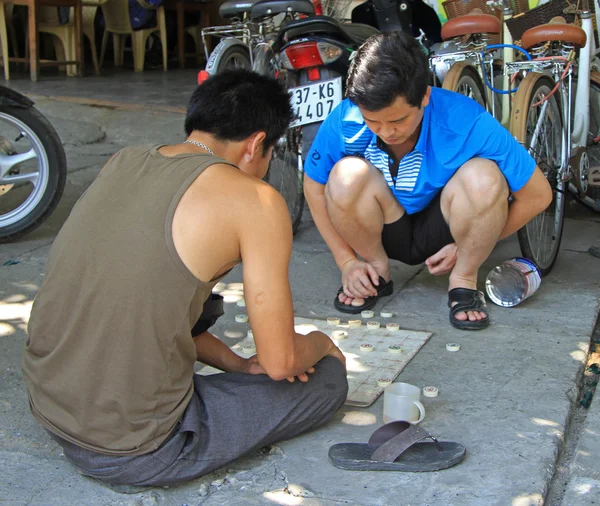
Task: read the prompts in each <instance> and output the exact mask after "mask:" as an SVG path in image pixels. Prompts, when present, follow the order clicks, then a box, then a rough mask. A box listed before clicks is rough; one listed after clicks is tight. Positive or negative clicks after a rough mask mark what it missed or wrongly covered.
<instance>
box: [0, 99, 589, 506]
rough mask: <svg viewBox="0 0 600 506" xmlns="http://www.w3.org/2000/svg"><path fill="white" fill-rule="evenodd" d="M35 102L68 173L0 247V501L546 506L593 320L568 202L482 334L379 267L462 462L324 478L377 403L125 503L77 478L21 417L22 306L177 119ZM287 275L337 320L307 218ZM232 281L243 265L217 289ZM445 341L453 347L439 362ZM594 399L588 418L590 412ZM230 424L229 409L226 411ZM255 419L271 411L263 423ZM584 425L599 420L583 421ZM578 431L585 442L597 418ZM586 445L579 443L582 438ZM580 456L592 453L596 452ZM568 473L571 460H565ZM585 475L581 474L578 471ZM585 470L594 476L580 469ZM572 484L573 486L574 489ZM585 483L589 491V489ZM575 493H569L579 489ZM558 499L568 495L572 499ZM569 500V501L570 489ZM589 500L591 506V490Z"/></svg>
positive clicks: (431, 409)
mask: <svg viewBox="0 0 600 506" xmlns="http://www.w3.org/2000/svg"><path fill="white" fill-rule="evenodd" d="M36 100H37V106H38V107H39V109H40V110H41V111H42V112H43V113H44V114H45V115H47V117H48V118H49V119H50V121H51V122H52V123H53V124H54V125H55V127H56V128H57V130H58V131H59V135H60V136H61V139H62V140H63V142H64V143H65V147H66V150H67V156H68V163H69V175H68V181H67V187H66V191H65V194H64V197H63V199H62V201H61V203H60V205H59V208H58V209H57V211H55V213H54V214H53V215H52V216H51V218H50V219H49V220H48V221H47V222H46V223H45V224H44V225H43V226H42V227H40V228H39V229H38V230H36V231H34V232H33V233H31V234H30V235H29V236H27V237H24V238H22V239H21V240H19V241H18V242H15V243H10V244H3V245H2V246H1V247H0V265H2V264H3V263H4V262H6V261H7V260H16V261H18V262H19V263H18V264H16V265H11V266H5V267H0V339H2V343H3V345H4V346H3V353H2V354H0V502H2V503H4V504H7V505H9V504H10V505H11V506H21V505H22V506H25V505H27V506H54V505H56V506H59V505H61V506H62V505H78V506H87V505H123V506H134V505H135V506H151V505H152V506H154V505H161V506H162V505H165V506H166V505H190V506H192V505H199V504H202V505H223V504H227V505H268V504H281V505H302V506H313V505H327V506H330V505H332V506H333V505H342V504H348V505H386V506H387V505H394V506H395V505H407V506H408V505H413V506H415V505H444V506H450V505H456V506H468V505H482V506H483V505H485V506H490V505H511V506H533V505H540V504H543V503H544V498H545V497H546V494H547V491H548V489H549V487H550V485H551V483H552V480H553V476H554V473H555V469H556V465H557V459H558V456H559V454H560V453H561V451H562V449H563V447H564V445H565V438H567V442H568V437H569V436H568V433H566V430H567V429H568V426H569V421H570V419H571V417H572V416H573V413H574V412H576V411H577V410H579V411H580V412H581V410H584V408H582V407H581V406H579V403H578V401H579V395H580V393H579V388H580V384H581V373H582V370H583V368H584V365H585V361H586V358H587V354H588V351H589V345H590V336H591V335H592V330H593V327H594V323H595V321H596V316H597V313H598V295H599V288H600V259H597V258H594V257H591V256H590V255H588V254H587V249H588V247H589V246H592V245H595V246H600V219H599V217H598V216H597V215H593V214H592V213H588V212H585V211H584V210H582V209H580V206H578V205H570V213H569V216H570V217H569V219H568V220H567V222H566V225H565V236H564V239H563V247H562V251H561V255H560V258H559V260H558V262H557V264H556V267H555V270H554V271H553V273H552V275H551V276H550V277H548V278H547V279H545V280H544V281H543V284H542V287H541V288H540V290H539V292H538V293H537V294H535V296H534V297H532V298H531V299H529V300H527V301H525V302H524V303H523V304H521V305H520V306H518V307H516V308H512V309H506V308H500V307H497V306H491V316H492V320H493V325H492V326H491V327H490V329H488V330H485V331H482V332H473V333H465V332H460V331H458V330H455V329H453V328H451V327H450V325H449V324H448V309H447V307H446V298H445V292H446V289H447V286H446V283H447V281H446V279H444V278H435V277H432V276H430V275H429V274H428V272H427V271H426V270H425V269H423V268H422V267H421V266H418V267H408V266H404V265H401V264H399V263H394V264H393V266H392V272H393V279H394V282H395V284H396V291H395V293H394V295H393V296H392V297H389V298H386V299H384V300H383V302H380V303H379V304H378V306H377V308H376V309H377V310H379V309H381V308H382V307H386V308H388V309H391V310H392V311H394V313H395V314H396V315H398V321H399V322H400V324H401V325H402V326H403V327H405V328H410V329H419V330H428V331H431V332H433V333H434V334H433V336H432V337H431V338H430V340H429V341H428V342H427V343H426V345H425V346H424V347H423V348H422V349H421V350H420V351H419V353H418V354H417V355H416V356H415V357H414V358H413V359H412V361H411V362H410V363H409V364H408V365H407V367H406V368H405V369H404V371H403V372H402V373H401V374H400V376H399V377H398V378H397V381H405V382H408V383H412V384H415V385H418V386H420V387H424V386H427V385H435V386H437V387H438V388H439V389H440V395H439V396H438V397H436V398H423V399H422V402H423V403H424V404H425V408H426V410H427V416H426V417H425V420H424V421H423V423H422V426H423V427H424V428H425V429H426V430H428V431H430V432H432V433H433V434H434V435H436V436H439V438H441V439H442V440H452V441H459V442H461V443H463V444H465V445H466V447H467V456H466V458H465V460H464V461H463V462H462V463H461V464H460V465H457V466H455V467H453V468H451V469H448V470H445V471H441V472H434V473H373V472H348V471H342V470H338V469H336V468H334V467H333V466H331V464H330V463H329V462H328V460H327V450H328V448H329V447H330V446H331V445H332V444H334V443H339V442H366V440H367V439H368V437H369V435H370V434H371V433H372V432H373V431H374V430H375V428H377V427H378V426H379V425H381V424H382V423H383V422H382V404H383V403H382V399H379V400H378V401H377V402H375V403H374V404H373V405H372V406H370V407H369V408H363V409H360V408H352V407H345V408H343V409H342V410H341V411H340V412H339V413H338V414H337V415H336V417H335V418H334V420H333V421H332V422H331V423H329V424H328V425H327V426H325V427H322V428H320V429H319V430H316V431H314V432H311V433H309V434H305V435H303V436H301V437H298V438H296V439H293V440H290V441H285V442H281V443H280V444H278V445H277V446H274V447H272V448H271V449H270V451H264V452H259V454H257V455H251V456H248V457H245V458H243V459H241V460H240V461H238V462H236V463H235V464H234V465H232V466H229V467H228V468H226V469H222V470H219V471H217V472H215V473H213V474H211V475H209V476H206V477H203V478H200V479H197V480H194V481H193V482H190V483H188V484H185V485H181V486H178V487H171V488H155V489H148V490H132V491H130V492H131V493H128V494H123V493H121V492H120V491H118V490H113V489H111V488H110V487H106V486H104V485H101V484H99V483H97V482H94V481H92V480H90V479H88V478H85V477H82V476H80V475H78V474H77V473H76V472H75V470H74V469H73V468H72V467H71V466H70V464H69V463H68V462H66V461H65V459H64V457H63V456H62V454H61V451H60V448H59V447H58V446H57V445H56V444H54V442H53V441H52V440H51V439H50V438H49V437H48V436H47V435H46V433H45V432H44V431H43V429H41V427H40V426H39V425H38V424H37V423H36V422H35V421H34V420H33V418H32V417H31V416H30V415H29V411H28V406H27V403H26V397H25V391H24V386H23V382H22V379H21V374H20V369H19V359H20V354H21V350H22V346H23V343H24V341H25V339H26V334H25V329H26V322H27V319H28V313H29V309H30V305H31V301H32V300H33V297H34V296H35V293H36V291H37V288H38V287H39V284H40V281H41V279H42V275H43V266H44V262H45V259H46V255H47V253H48V250H49V247H50V245H51V243H52V240H53V238H54V236H55V234H56V233H57V231H58V229H59V228H60V226H61V224H62V223H63V221H64V219H65V218H66V216H67V215H68V212H69V210H70V209H71V207H72V206H73V204H74V203H75V201H76V200H77V198H78V197H79V196H80V195H81V194H82V193H83V191H85V189H86V188H87V186H88V185H89V184H90V183H91V182H92V181H93V179H94V178H95V176H96V175H97V174H98V172H99V171H100V169H101V167H102V165H103V163H104V162H106V160H107V159H108V158H109V157H110V156H111V155H112V154H113V153H114V152H115V151H117V150H118V149H119V148H120V147H122V146H125V145H127V144H131V143H140V142H164V143H169V142H174V141H177V140H180V139H181V137H182V135H183V124H182V120H183V117H182V115H181V114H177V113H170V112H164V111H161V112H159V113H158V112H153V111H150V110H141V109H138V110H128V109H120V108H119V107H97V106H94V107H92V106H86V105H82V104H80V103H76V102H64V101H56V100H50V99H47V98H43V97H36ZM519 253H520V252H519V248H518V244H517V242H516V239H515V238H509V239H507V240H505V241H503V242H502V243H500V244H499V245H498V246H497V248H496V249H495V251H494V253H493V254H492V256H491V258H490V259H489V260H488V261H487V262H486V264H485V266H484V268H482V270H481V273H480V274H481V278H480V281H481V282H483V279H484V278H485V274H486V273H487V272H488V270H489V269H490V268H491V267H492V266H493V265H494V264H496V263H499V262H500V261H502V260H504V259H507V258H511V257H513V256H516V255H518V254H519ZM290 279H291V283H292V290H293V294H294V301H295V309H296V314H297V315H298V316H320V317H326V316H330V315H333V314H335V311H334V310H333V308H332V300H333V297H334V295H335V292H336V290H337V288H338V286H339V282H340V280H339V274H338V272H337V269H336V267H335V264H334V262H333V259H332V258H331V255H330V254H329V252H328V250H327V248H326V246H325V244H324V243H323V241H322V240H321V238H320V236H319V234H318V231H317V230H316V228H315V226H314V224H313V222H312V220H311V218H310V215H309V213H308V212H307V213H306V214H305V216H304V219H303V222H302V225H301V227H300V229H299V231H298V234H297V235H296V237H295V241H294V252H293V258H292V263H291V266H290ZM241 281H242V277H241V268H240V267H238V268H236V269H235V270H234V271H233V272H232V273H231V274H229V275H228V276H227V278H226V279H225V282H226V283H239V282H241ZM226 306H227V307H226V314H225V316H224V317H223V318H221V320H219V322H218V324H217V326H216V333H217V334H218V335H220V336H222V338H223V339H224V340H225V341H226V342H232V341H230V340H229V338H227V337H225V331H226V330H228V329H235V328H236V327H235V326H236V323H235V322H234V315H235V313H236V309H235V304H226ZM448 342H457V343H459V344H461V351H460V352H458V353H448V352H447V351H446V350H445V344H446V343H448ZM598 409H599V408H598V402H597V401H594V402H593V403H592V407H591V408H590V410H591V411H590V412H597V411H598ZM237 415H238V414H235V413H234V414H232V416H237ZM266 416H268V414H266ZM596 418H597V417H596ZM588 423H590V425H588V426H587V427H588V429H586V430H589V431H591V432H592V433H593V437H596V438H597V435H598V434H599V433H600V427H598V425H597V423H598V422H597V421H596V422H595V423H594V424H593V425H591V420H588ZM584 440H585V438H583V437H582V441H584ZM580 444H582V445H583V444H587V445H588V446H587V447H586V449H583V447H582V452H587V453H588V454H590V455H592V457H593V455H594V452H595V449H596V448H597V444H598V443H597V442H596V443H595V444H596V446H593V444H594V442H593V441H592V442H588V443H581V442H580ZM593 460H594V459H593V458H591V459H590V460H589V461H588V463H587V464H586V466H587V467H586V469H588V471H585V472H584V471H579V474H577V473H574V474H573V478H572V481H571V485H572V487H571V488H569V490H568V491H567V492H566V494H565V496H564V499H562V497H561V501H563V502H562V504H564V505H565V506H570V505H574V504H592V502H583V501H584V500H585V499H586V498H592V495H591V494H593V493H594V492H595V493H596V494H598V492H597V491H598V490H599V486H598V481H596V480H599V476H598V475H597V472H598V466H597V465H595V463H594V462H593ZM578 465H579V464H578ZM590 470H591V471H590ZM592 471H593V473H592ZM582 480H584V481H585V480H588V481H585V483H584V484H583V485H582V483H581V482H582ZM590 480H593V481H590ZM582 490H583V491H586V490H587V492H585V493H583V494H582V493H581V491H582ZM569 494H570V495H569ZM573 494H578V495H573ZM595 497H598V495H596V496H595ZM572 498H575V499H572Z"/></svg>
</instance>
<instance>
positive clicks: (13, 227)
mask: <svg viewBox="0 0 600 506" xmlns="http://www.w3.org/2000/svg"><path fill="white" fill-rule="evenodd" d="M7 125H9V126H7ZM14 132H17V135H14ZM21 132H22V133H23V134H24V136H23V137H21V135H19V133H21ZM26 144H29V147H27V146H26ZM12 149H14V150H15V151H16V152H17V154H21V153H25V152H29V151H31V150H33V153H35V155H36V156H35V157H34V158H31V159H29V160H27V161H24V162H23V163H21V164H19V165H16V164H15V165H14V166H13V169H14V173H13V174H10V173H7V174H6V175H5V176H4V178H2V179H0V243H2V242H8V241H13V240H15V239H17V238H18V237H21V236H23V235H25V234H27V233H29V232H31V231H33V230H34V229H36V228H37V227H39V226H40V225H41V224H42V223H43V222H44V221H46V219H48V217H49V216H50V215H51V214H52V212H53V211H54V209H55V208H56V206H57V205H58V202H59V200H60V198H61V197H62V194H63V191H64V188H65V182H66V180H67V159H66V156H65V152H64V149H63V147H62V143H61V141H60V138H59V137H58V134H57V133H56V130H55V129H54V127H53V126H52V125H51V124H50V122H49V121H48V120H47V119H46V118H45V117H44V116H43V115H42V114H41V113H40V112H39V111H38V110H37V109H36V108H35V107H16V106H8V105H2V106H0V163H2V164H5V163H9V164H11V163H14V162H11V161H10V158H11V156H13V155H14V154H15V153H13V154H12V155H11V154H10V151H11V150H12ZM28 170H29V171H28ZM31 171H33V172H31ZM28 175H30V176H32V177H31V178H27V177H26V176H28ZM36 175H37V177H34V176H36ZM15 176H21V177H22V178H24V179H22V180H21V181H19V182H16V183H8V181H10V179H11V178H14V177H15ZM30 186H33V189H32V190H31V193H29V194H28V195H26V194H27V193H28V189H29V187H30ZM13 207H14V208H13Z"/></svg>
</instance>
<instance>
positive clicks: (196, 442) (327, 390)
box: [51, 357, 348, 486]
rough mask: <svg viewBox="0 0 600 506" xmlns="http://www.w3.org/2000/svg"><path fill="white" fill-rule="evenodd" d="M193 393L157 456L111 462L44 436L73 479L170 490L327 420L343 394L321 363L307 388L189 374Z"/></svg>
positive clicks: (343, 384)
mask: <svg viewBox="0 0 600 506" xmlns="http://www.w3.org/2000/svg"><path fill="white" fill-rule="evenodd" d="M194 386H195V394H194V395H193V396H192V400H191V401H190V403H189V404H188V407H187V408H186V410H185V412H184V414H183V417H182V418H181V420H180V421H179V422H178V424H177V426H176V427H175V429H174V430H173V433H172V434H171V435H170V436H169V438H168V439H167V440H166V441H165V442H164V443H163V445H162V446H161V447H160V448H158V449H157V450H155V451H153V452H151V453H148V454H145V455H137V456H114V455H104V454H100V453H96V452H93V451H90V450H86V449H84V448H81V447H79V446H76V445H74V444H72V443H70V442H68V441H65V440H64V439H61V438H59V437H57V436H56V435H54V434H51V436H52V437H53V438H54V439H55V440H56V441H57V442H58V443H59V444H60V445H61V446H62V447H63V451H64V454H65V456H66V457H67V459H68V460H70V461H71V462H72V463H73V464H74V465H75V467H77V469H78V470H79V472H80V473H81V474H84V475H86V476H91V477H93V478H96V479H98V480H101V481H103V482H105V483H109V484H112V485H139V486H163V485H174V484H176V483H181V482H185V481H188V480H191V479H193V478H197V477H199V476H202V475H205V474H207V473H210V472H211V471H214V470H215V469H218V468H220V467H222V466H224V465H227V464H228V463H230V462H232V461H234V460H236V459H237V458H239V457H241V456H242V455H246V454H249V453H252V452H255V451H256V450H258V449H260V448H262V447H263V446H266V445H268V444H272V443H275V442H277V441H282V440H285V439H289V438H292V437H294V436H297V435H298V434H301V433H302V432H305V431H308V430H311V429H314V428H315V427H318V426H319V425H321V424H323V423H325V422H327V421H328V420H330V419H331V417H332V416H333V415H334V413H335V412H336V411H337V410H338V409H339V408H340V407H341V406H342V404H343V403H344V401H345V400H346V396H347V393H348V382H347V380H346V373H345V370H344V367H343V365H342V363H341V362H340V361H339V360H338V359H336V358H333V357H325V358H324V359H323V360H321V361H320V362H319V363H318V364H316V366H315V372H314V373H313V374H311V375H310V379H309V381H308V383H301V382H300V381H298V380H296V381H295V382H294V383H289V382H288V381H286V380H283V381H273V380H271V379H270V378H269V377H268V376H266V375H250V374H242V373H223V374H215V375H211V376H200V375H197V374H196V375H194Z"/></svg>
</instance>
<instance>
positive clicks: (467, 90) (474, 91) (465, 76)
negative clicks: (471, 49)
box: [442, 62, 487, 109]
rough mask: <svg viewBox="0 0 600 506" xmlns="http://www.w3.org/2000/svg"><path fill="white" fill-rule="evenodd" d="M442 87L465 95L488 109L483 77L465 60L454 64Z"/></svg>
mask: <svg viewBox="0 0 600 506" xmlns="http://www.w3.org/2000/svg"><path fill="white" fill-rule="evenodd" d="M442 88H443V89H445V90H448V91H454V92H456V93H460V94H461V95H465V96H466V97H469V98H470V99H472V100H475V102H477V103H478V104H479V105H481V107H483V108H484V109H486V103H487V101H486V99H485V86H484V84H483V82H482V81H481V77H479V74H478V73H477V71H476V70H475V69H474V68H473V67H472V66H470V65H468V64H466V63H464V62H461V63H455V64H454V65H452V67H451V68H450V70H449V71H448V73H447V74H446V77H445V78H444V83H443V85H442Z"/></svg>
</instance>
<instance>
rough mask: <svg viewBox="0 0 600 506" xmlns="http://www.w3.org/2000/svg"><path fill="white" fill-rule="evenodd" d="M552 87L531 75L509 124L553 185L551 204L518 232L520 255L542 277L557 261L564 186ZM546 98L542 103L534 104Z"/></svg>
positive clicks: (560, 128) (556, 99)
mask: <svg viewBox="0 0 600 506" xmlns="http://www.w3.org/2000/svg"><path fill="white" fill-rule="evenodd" d="M554 86H555V83H554V81H553V80H552V79H550V78H549V77H547V76H545V75H543V74H539V73H537V72H530V73H529V74H528V75H527V76H526V77H525V79H524V80H523V82H522V83H521V84H520V85H519V89H518V90H517V93H516V96H515V101H514V106H513V113H512V117H511V122H510V131H511V133H512V134H513V135H514V136H515V137H516V139H517V140H518V141H519V142H520V143H521V144H523V145H524V146H525V147H526V148H527V149H528V151H529V152H530V153H531V155H532V156H533V157H534V158H535V160H536V162H537V166H538V167H539V168H540V169H541V170H542V172H543V173H544V175H545V176H546V178H547V179H548V181H549V182H550V185H551V186H552V192H553V198H552V203H551V204H550V205H549V206H548V208H547V209H546V210H545V211H544V212H542V213H540V214H538V215H537V216H536V217H535V218H533V219H532V220H531V221H530V222H529V223H527V225H525V226H524V227H523V228H521V229H520V230H519V232H518V237H519V245H520V247H521V253H522V254H523V256H524V257H526V258H528V259H529V260H531V261H532V262H534V263H535V264H536V265H537V266H538V267H539V268H540V271H541V273H542V276H545V275H547V274H548V273H549V272H550V271H551V270H552V267H553V266H554V263H555V262H556V258H557V256H558V251H559V248H560V241H561V239H562V232H563V225H564V220H565V193H564V190H565V186H566V185H565V183H564V181H562V180H560V178H559V174H560V167H561V163H562V157H561V152H562V144H563V121H562V116H561V108H560V102H559V97H558V93H554V94H553V95H551V96H550V97H548V95H549V93H550V92H551V91H552V89H553V88H554ZM546 97H548V98H547V99H546V100H545V102H544V103H542V104H540V105H535V104H538V103H539V102H540V101H542V100H544V99H545V98H546Z"/></svg>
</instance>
